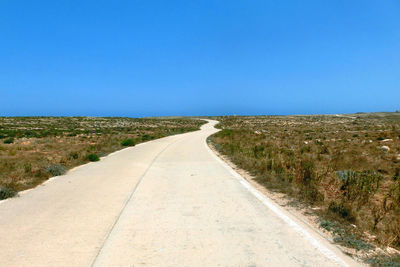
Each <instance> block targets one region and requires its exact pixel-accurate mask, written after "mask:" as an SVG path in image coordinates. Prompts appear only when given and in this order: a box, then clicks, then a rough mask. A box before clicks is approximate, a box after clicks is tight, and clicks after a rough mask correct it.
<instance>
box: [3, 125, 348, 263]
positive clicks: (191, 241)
mask: <svg viewBox="0 0 400 267" xmlns="http://www.w3.org/2000/svg"><path fill="white" fill-rule="evenodd" d="M215 124H216V122H215V121H209V123H208V124H206V125H204V126H203V127H202V129H201V131H197V132H192V133H186V134H181V135H176V136H170V137H166V138H162V139H158V140H154V141H151V142H148V143H144V144H140V145H137V146H136V147H133V148H127V149H124V150H121V151H119V152H116V153H113V154H111V155H109V156H107V157H105V158H103V159H102V160H101V161H100V162H96V163H90V164H86V165H83V166H81V167H78V168H75V169H74V170H72V171H70V172H68V174H67V175H64V176H60V177H57V178H55V179H52V180H51V181H49V182H47V183H45V184H43V185H41V186H38V187H37V188H35V189H33V190H30V191H27V192H24V193H22V194H21V196H20V197H18V198H13V199H9V200H5V201H2V202H0V237H1V241H0V266H346V265H347V266H351V265H356V263H355V262H353V261H352V260H351V259H350V258H348V257H347V256H345V255H343V254H342V253H341V252H340V251H339V250H338V249H337V248H336V247H334V246H332V245H331V244H330V243H329V242H327V241H326V240H324V239H323V238H321V237H320V236H319V235H318V234H316V232H314V231H313V230H312V229H308V228H307V226H305V225H303V224H302V223H301V222H299V221H297V220H296V218H294V217H293V216H291V215H290V214H287V213H286V212H285V211H283V210H282V209H280V208H279V207H277V206H276V205H275V204H274V203H273V202H272V201H270V200H269V199H267V198H265V197H264V196H262V195H261V194H260V193H259V192H257V191H256V190H255V189H254V188H252V187H251V186H250V185H249V184H248V183H247V182H246V181H244V180H243V179H242V178H241V177H240V176H239V175H238V174H236V173H235V172H234V171H233V170H232V169H230V168H229V167H228V166H227V165H226V164H225V163H223V162H221V161H220V160H219V159H218V158H217V157H216V156H215V155H214V154H213V153H212V152H211V151H210V150H209V149H208V147H207V145H206V142H205V140H206V138H207V137H208V136H209V135H210V134H212V133H215V132H216V131H217V130H216V129H215V128H214V127H213V126H214V125H215Z"/></svg>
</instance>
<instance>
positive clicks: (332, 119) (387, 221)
mask: <svg viewBox="0 0 400 267" xmlns="http://www.w3.org/2000/svg"><path fill="white" fill-rule="evenodd" d="M399 115H400V114H394V113H388V114H355V115H351V116H348V115H347V116H256V117H218V118H216V119H218V120H219V121H220V122H221V123H220V127H221V128H222V129H223V130H222V131H220V132H219V133H217V134H215V135H214V136H212V137H211V138H210V140H211V142H212V143H213V145H214V146H215V148H216V149H217V150H218V151H219V152H220V153H222V154H224V155H226V156H228V157H229V158H230V159H231V160H232V162H233V163H235V164H236V165H237V166H238V167H240V168H242V169H244V170H247V171H248V172H250V173H251V174H252V175H253V176H254V177H255V178H256V180H257V182H258V183H260V184H262V185H264V186H265V187H267V188H269V189H271V190H276V191H279V192H283V193H285V194H287V195H288V196H290V197H292V198H293V199H295V200H296V201H299V202H301V203H304V204H306V205H309V206H310V205H311V206H314V207H318V209H316V210H317V211H316V212H317V213H318V215H319V216H320V218H321V227H322V228H324V229H326V230H327V231H330V232H331V233H332V235H333V237H334V240H335V241H336V242H337V243H339V244H341V245H343V246H346V247H351V248H353V249H354V250H358V251H360V250H362V251H372V250H374V248H376V247H377V246H378V247H388V246H391V247H395V248H399V247H400V174H399V173H400V171H399V170H400V116H399ZM386 256H387V255H386ZM386 256H385V257H386ZM385 257H384V256H377V255H376V254H374V256H373V258H375V260H372V258H370V263H373V264H377V265H380V264H381V263H382V264H383V262H389V261H386V260H384V259H385ZM389 258H390V259H395V260H396V256H393V257H389ZM397 259H398V258H397Z"/></svg>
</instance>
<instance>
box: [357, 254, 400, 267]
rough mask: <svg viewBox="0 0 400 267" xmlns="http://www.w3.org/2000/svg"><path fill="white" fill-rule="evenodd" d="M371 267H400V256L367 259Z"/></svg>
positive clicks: (376, 256) (366, 261)
mask: <svg viewBox="0 0 400 267" xmlns="http://www.w3.org/2000/svg"><path fill="white" fill-rule="evenodd" d="M365 263H367V264H369V265H371V266H383V267H400V255H398V254H397V255H390V256H388V255H383V254H382V255H375V256H372V257H369V258H367V259H365Z"/></svg>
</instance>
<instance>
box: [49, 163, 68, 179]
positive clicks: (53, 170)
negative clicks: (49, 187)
mask: <svg viewBox="0 0 400 267" xmlns="http://www.w3.org/2000/svg"><path fill="white" fill-rule="evenodd" d="M46 171H47V172H48V173H50V175H51V176H59V175H63V174H65V173H66V169H65V168H64V166H62V165H59V164H54V165H51V166H49V167H47V169H46Z"/></svg>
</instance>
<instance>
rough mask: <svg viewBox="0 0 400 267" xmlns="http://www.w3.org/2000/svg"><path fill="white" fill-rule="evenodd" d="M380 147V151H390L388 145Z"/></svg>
mask: <svg viewBox="0 0 400 267" xmlns="http://www.w3.org/2000/svg"><path fill="white" fill-rule="evenodd" d="M381 149H382V151H385V152H389V151H390V147H388V146H381Z"/></svg>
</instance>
